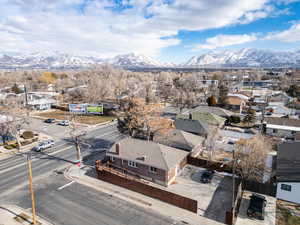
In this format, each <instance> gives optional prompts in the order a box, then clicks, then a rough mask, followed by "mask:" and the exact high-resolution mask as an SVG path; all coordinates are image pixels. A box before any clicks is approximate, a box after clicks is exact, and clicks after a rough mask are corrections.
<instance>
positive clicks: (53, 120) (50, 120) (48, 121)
mask: <svg viewBox="0 0 300 225" xmlns="http://www.w3.org/2000/svg"><path fill="white" fill-rule="evenodd" d="M44 122H45V123H54V122H55V119H46V120H44Z"/></svg>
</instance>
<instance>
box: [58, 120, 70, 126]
mask: <svg viewBox="0 0 300 225" xmlns="http://www.w3.org/2000/svg"><path fill="white" fill-rule="evenodd" d="M58 125H60V126H69V125H70V122H69V120H63V121H60V122H59V123H58Z"/></svg>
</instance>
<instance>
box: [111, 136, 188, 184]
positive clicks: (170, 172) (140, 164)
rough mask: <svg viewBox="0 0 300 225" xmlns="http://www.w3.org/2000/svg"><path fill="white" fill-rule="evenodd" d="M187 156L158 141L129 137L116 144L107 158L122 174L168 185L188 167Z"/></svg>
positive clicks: (183, 152) (184, 152)
mask: <svg viewBox="0 0 300 225" xmlns="http://www.w3.org/2000/svg"><path fill="white" fill-rule="evenodd" d="M188 154H189V152H186V151H183V150H179V149H176V148H172V147H169V146H165V145H162V144H158V143H155V142H151V141H143V140H139V139H133V138H127V139H123V140H122V141H120V142H119V143H115V144H114V145H113V146H112V147H111V149H110V150H109V151H107V153H106V158H107V159H108V161H109V163H110V165H111V166H112V167H113V168H115V169H117V170H119V171H122V172H124V173H127V174H129V175H134V176H137V177H139V178H142V179H145V180H148V181H152V182H154V183H157V184H160V185H163V186H168V185H169V184H171V183H172V182H173V181H174V180H175V178H176V175H177V174H178V173H179V172H180V170H181V169H182V168H183V167H184V165H185V164H186V158H187V156H188Z"/></svg>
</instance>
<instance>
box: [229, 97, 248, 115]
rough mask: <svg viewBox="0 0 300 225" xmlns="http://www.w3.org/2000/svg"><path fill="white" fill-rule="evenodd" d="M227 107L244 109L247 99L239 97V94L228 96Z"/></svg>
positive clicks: (236, 109) (240, 110) (238, 109)
mask: <svg viewBox="0 0 300 225" xmlns="http://www.w3.org/2000/svg"><path fill="white" fill-rule="evenodd" d="M226 101H227V107H228V108H229V109H231V110H234V111H239V112H240V113H241V112H242V111H243V108H244V107H245V106H246V100H244V99H242V98H239V97H237V96H228V97H227V98H226Z"/></svg>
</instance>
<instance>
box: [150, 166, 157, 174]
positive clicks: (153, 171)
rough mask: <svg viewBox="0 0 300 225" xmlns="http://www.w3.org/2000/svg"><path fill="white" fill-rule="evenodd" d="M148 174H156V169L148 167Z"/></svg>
mask: <svg viewBox="0 0 300 225" xmlns="http://www.w3.org/2000/svg"><path fill="white" fill-rule="evenodd" d="M149 172H150V173H157V168H155V167H152V166H150V167H149Z"/></svg>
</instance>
